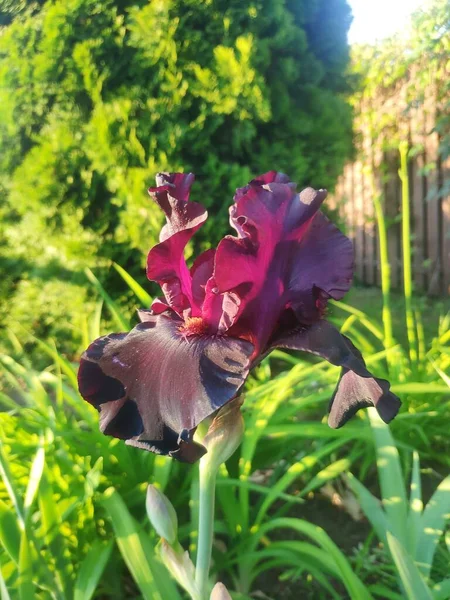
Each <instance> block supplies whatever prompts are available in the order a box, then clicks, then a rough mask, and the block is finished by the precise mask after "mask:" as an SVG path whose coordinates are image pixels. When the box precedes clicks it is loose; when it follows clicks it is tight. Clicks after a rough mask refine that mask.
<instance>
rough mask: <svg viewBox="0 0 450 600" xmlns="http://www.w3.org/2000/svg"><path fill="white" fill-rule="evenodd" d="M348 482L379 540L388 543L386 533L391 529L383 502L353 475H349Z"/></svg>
mask: <svg viewBox="0 0 450 600" xmlns="http://www.w3.org/2000/svg"><path fill="white" fill-rule="evenodd" d="M348 481H349V483H350V486H351V488H352V490H353V492H354V494H355V495H356V497H357V499H358V501H359V504H360V506H361V508H362V510H363V512H364V514H365V515H366V517H367V518H368V519H369V521H370V522H371V524H372V527H373V528H374V530H375V533H376V534H377V536H378V539H379V540H380V541H382V542H384V543H386V542H387V540H386V531H387V530H388V529H389V523H388V520H387V518H386V514H385V512H384V510H383V509H382V507H381V502H380V501H379V500H378V498H376V497H375V496H374V495H373V494H372V493H371V492H369V490H368V489H367V488H366V487H365V486H364V485H363V484H362V483H361V482H360V481H358V480H357V479H356V477H354V476H353V475H352V474H351V473H349V474H348Z"/></svg>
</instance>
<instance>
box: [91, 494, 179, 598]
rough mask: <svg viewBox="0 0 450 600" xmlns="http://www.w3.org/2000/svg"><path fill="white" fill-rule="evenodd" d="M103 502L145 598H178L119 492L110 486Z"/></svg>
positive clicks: (129, 566) (118, 542) (125, 559)
mask: <svg viewBox="0 0 450 600" xmlns="http://www.w3.org/2000/svg"><path fill="white" fill-rule="evenodd" d="M103 502H104V505H105V507H106V510H107V511H108V513H109V516H110V517H111V520H112V524H113V528H114V532H115V535H116V541H117V545H118V546H119V549H120V552H121V554H122V557H123V559H124V561H125V563H126V565H127V567H128V569H129V570H130V573H131V575H132V576H133V579H134V580H135V582H136V584H137V586H138V587H139V590H140V591H141V593H142V595H143V597H144V598H145V599H146V600H147V599H148V600H165V598H173V599H174V600H177V599H179V598H180V596H179V594H178V592H177V590H176V587H175V585H174V584H173V583H172V581H171V579H170V578H169V577H167V573H166V572H165V571H164V568H163V566H162V565H160V564H158V563H157V561H156V559H155V557H154V552H153V549H152V548H151V546H150V543H149V540H148V538H147V536H146V535H145V534H144V533H143V532H142V531H140V529H139V528H138V526H137V525H136V522H135V521H134V519H133V518H132V516H131V515H130V513H129V512H128V509H127V507H126V505H125V503H124V501H123V500H122V498H121V497H120V495H119V494H118V492H116V490H114V489H113V488H109V489H108V490H106V492H105V494H104V500H103ZM161 573H164V575H162V576H161ZM155 574H158V575H159V577H158V578H156V577H155Z"/></svg>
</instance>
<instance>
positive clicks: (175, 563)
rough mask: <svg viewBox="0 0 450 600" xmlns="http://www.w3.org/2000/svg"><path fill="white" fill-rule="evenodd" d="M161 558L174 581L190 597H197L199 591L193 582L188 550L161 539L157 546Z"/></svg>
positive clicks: (192, 566) (193, 576)
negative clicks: (170, 544)
mask: <svg viewBox="0 0 450 600" xmlns="http://www.w3.org/2000/svg"><path fill="white" fill-rule="evenodd" d="M159 554H160V556H161V560H162V562H163V563H164V565H165V566H166V568H167V570H168V571H169V573H170V574H171V575H172V577H173V578H174V579H175V581H176V582H177V583H178V584H179V585H180V586H181V587H182V588H183V589H185V590H186V591H187V592H188V594H189V595H190V596H191V598H198V597H199V593H198V589H197V585H196V583H195V567H194V565H193V564H192V561H191V559H190V558H189V552H187V551H184V550H183V548H182V547H181V545H180V544H177V547H174V548H172V546H169V544H168V543H167V542H166V540H164V539H163V540H161V545H160V546H159Z"/></svg>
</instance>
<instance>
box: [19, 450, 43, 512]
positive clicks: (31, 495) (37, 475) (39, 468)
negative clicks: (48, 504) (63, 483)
mask: <svg viewBox="0 0 450 600" xmlns="http://www.w3.org/2000/svg"><path fill="white" fill-rule="evenodd" d="M44 465H45V450H44V447H43V446H41V447H40V448H38V451H37V452H36V456H35V457H34V459H33V462H32V464H31V470H30V475H29V477H28V486H27V491H26V494H25V502H24V506H23V509H24V513H25V519H26V520H28V519H29V517H30V510H31V507H32V505H33V502H34V499H35V498H36V494H37V492H38V489H39V484H40V482H41V477H42V473H43V471H44Z"/></svg>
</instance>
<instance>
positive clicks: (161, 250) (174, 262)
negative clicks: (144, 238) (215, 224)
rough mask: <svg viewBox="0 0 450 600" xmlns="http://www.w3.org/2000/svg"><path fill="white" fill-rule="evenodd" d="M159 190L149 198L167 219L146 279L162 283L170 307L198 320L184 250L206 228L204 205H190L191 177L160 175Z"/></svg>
mask: <svg viewBox="0 0 450 600" xmlns="http://www.w3.org/2000/svg"><path fill="white" fill-rule="evenodd" d="M156 182H157V184H158V185H157V187H154V188H149V190H148V191H149V194H150V196H151V197H152V198H153V199H154V200H155V202H156V203H157V204H158V205H159V206H160V208H161V209H162V210H163V211H164V213H165V215H166V225H165V226H164V227H163V229H162V230H161V235H160V243H159V244H157V245H156V246H155V247H154V248H152V249H151V250H150V252H149V254H148V258H147V277H148V278H149V279H152V280H154V281H156V282H158V283H159V285H160V286H161V288H162V290H163V292H164V295H165V297H166V300H167V302H168V304H169V305H170V307H171V308H172V309H173V310H174V311H175V312H176V313H178V314H179V315H180V316H198V312H199V311H197V312H195V311H194V313H193V312H192V306H193V298H192V279H191V274H190V273H189V269H188V267H187V265H186V262H185V260H184V256H183V254H184V249H185V247H186V244H187V243H188V242H189V240H190V239H191V237H192V236H193V235H194V233H195V232H196V231H197V230H198V229H199V228H200V227H201V226H202V225H203V223H204V222H205V220H206V217H207V212H206V210H205V209H204V208H203V206H202V205H201V204H198V203H196V202H190V201H189V192H190V188H191V185H192V183H193V182H194V175H193V174H192V173H189V174H184V173H160V174H158V175H157V177H156Z"/></svg>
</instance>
